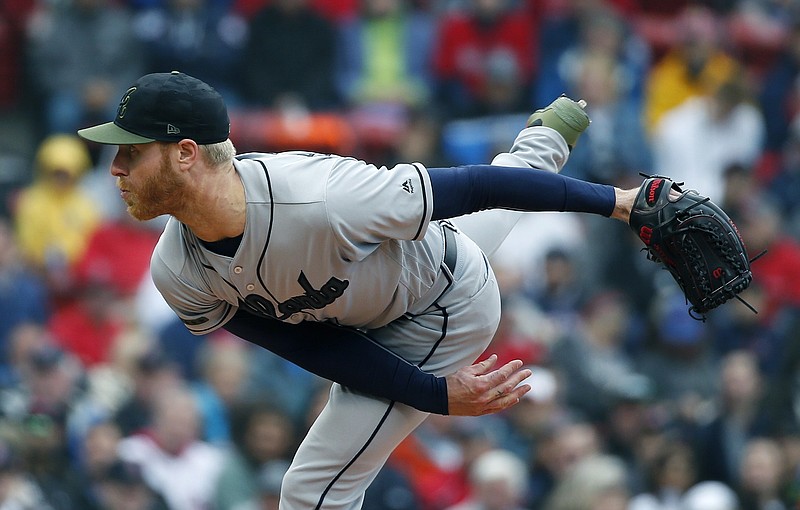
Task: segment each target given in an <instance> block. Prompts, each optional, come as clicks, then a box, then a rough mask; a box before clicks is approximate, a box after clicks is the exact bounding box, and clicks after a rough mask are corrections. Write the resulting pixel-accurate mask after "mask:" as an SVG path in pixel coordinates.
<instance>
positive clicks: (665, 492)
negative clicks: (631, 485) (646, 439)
mask: <svg viewBox="0 0 800 510" xmlns="http://www.w3.org/2000/svg"><path fill="white" fill-rule="evenodd" d="M645 476H646V478H647V479H646V486H645V490H644V491H643V492H641V493H640V494H637V495H635V496H634V497H633V498H631V501H630V506H629V508H628V510H682V507H681V500H682V498H683V495H684V494H685V493H686V491H687V490H688V489H689V488H690V487H691V486H692V485H694V484H695V483H696V482H697V463H696V460H695V458H694V452H693V451H692V449H691V448H690V447H689V446H688V445H686V444H683V443H681V442H678V441H670V442H668V443H666V445H665V447H663V448H661V449H660V451H659V453H658V456H657V457H656V458H655V460H654V462H653V464H652V466H650V469H649V470H648V472H647V473H645Z"/></svg>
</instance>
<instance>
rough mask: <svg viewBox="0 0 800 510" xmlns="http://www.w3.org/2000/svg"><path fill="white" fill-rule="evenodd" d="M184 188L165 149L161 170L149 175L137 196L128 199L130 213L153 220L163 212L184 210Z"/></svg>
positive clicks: (142, 219) (139, 217)
mask: <svg viewBox="0 0 800 510" xmlns="http://www.w3.org/2000/svg"><path fill="white" fill-rule="evenodd" d="M184 188H185V186H184V184H183V183H182V182H181V181H180V179H178V177H177V174H176V173H175V171H173V169H172V168H171V162H170V160H169V157H168V155H167V153H166V151H164V152H163V154H162V158H161V164H160V166H159V171H158V172H157V173H156V174H155V175H152V176H150V177H148V178H147V179H146V180H145V181H144V183H143V184H142V187H141V189H140V190H139V191H138V192H137V193H136V195H135V197H134V198H133V199H132V200H129V201H128V214H130V215H131V216H133V217H134V218H136V219H137V220H140V221H147V220H152V219H153V218H156V217H158V216H161V215H162V214H174V213H175V212H176V211H180V210H182V205H183V203H184V201H185V197H186V195H185V193H184Z"/></svg>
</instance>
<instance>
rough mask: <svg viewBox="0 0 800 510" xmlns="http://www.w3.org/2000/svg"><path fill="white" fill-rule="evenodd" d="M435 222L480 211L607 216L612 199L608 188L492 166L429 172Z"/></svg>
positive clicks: (431, 169)
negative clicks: (499, 210) (500, 210)
mask: <svg viewBox="0 0 800 510" xmlns="http://www.w3.org/2000/svg"><path fill="white" fill-rule="evenodd" d="M428 174H429V175H430V178H431V186H432V188H433V217H432V219H434V220H441V219H445V218H453V217H456V216H462V215H464V214H469V213H473V212H478V211H483V210H484V209H513V210H519V211H570V212H586V213H594V214H600V215H603V216H611V213H612V212H613V211H614V205H615V203H616V198H615V196H614V188H613V187H612V186H608V185H606V184H596V183H593V182H587V181H581V180H579V179H575V178H572V177H567V176H564V175H560V174H556V173H552V172H546V171H544V170H537V169H535V168H516V167H504V166H492V165H466V166H459V167H452V168H429V169H428Z"/></svg>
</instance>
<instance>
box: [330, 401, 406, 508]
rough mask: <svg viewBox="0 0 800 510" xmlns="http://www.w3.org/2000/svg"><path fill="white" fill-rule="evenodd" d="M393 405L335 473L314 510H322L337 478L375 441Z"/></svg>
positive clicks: (391, 403)
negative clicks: (350, 457)
mask: <svg viewBox="0 0 800 510" xmlns="http://www.w3.org/2000/svg"><path fill="white" fill-rule="evenodd" d="M394 404H395V402H394V401H392V402H389V407H388V408H387V409H386V412H385V413H383V416H381V421H380V422H378V425H377V426H376V427H375V430H373V431H372V434H370V436H369V439H367V441H366V442H365V443H364V446H362V447H361V449H360V450H358V453H356V454H355V456H353V458H352V459H350V462H348V463H347V465H346V466H345V467H343V468H342V469H341V470H340V471H339V472H338V473H336V476H334V477H333V480H331V482H330V483H329V484H328V486H327V487H325V490H324V491H322V494H321V495H320V497H319V501H318V502H317V506H315V507H314V510H319V509H320V508H322V504H323V503H324V502H325V496H327V495H328V493H329V492H330V490H331V489H332V488H333V485H334V484H335V483H336V482H337V481H338V480H339V478H341V477H342V476H343V475H344V473H345V471H347V468H349V467H350V466H352V465H353V463H355V461H356V460H358V458H359V457H360V456H361V454H362V453H364V451H365V450H366V449H367V448H368V447H369V445H370V444H371V443H372V440H373V439H375V436H377V435H378V432H379V431H380V430H381V427H382V426H383V424H384V423H386V419H387V418H389V413H391V412H392V409H394Z"/></svg>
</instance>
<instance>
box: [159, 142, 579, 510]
mask: <svg viewBox="0 0 800 510" xmlns="http://www.w3.org/2000/svg"><path fill="white" fill-rule="evenodd" d="M567 155H568V148H567V146H566V143H565V142H564V140H563V138H561V137H560V135H558V134H557V133H556V132H555V131H553V130H551V129H549V128H544V127H534V128H526V129H524V130H523V131H522V132H521V133H520V135H519V136H518V137H517V139H516V140H515V142H514V145H513V146H512V149H511V151H510V152H509V153H504V154H501V155H498V156H497V157H496V158H495V159H494V161H493V163H495V164H500V165H506V166H532V167H535V168H540V169H543V170H547V171H553V172H557V171H559V170H560V168H561V167H562V166H563V164H564V162H565V161H566V158H567ZM235 168H236V171H237V172H238V174H239V175H240V177H241V179H242V182H243V183H244V188H245V197H246V202H247V218H246V225H245V231H244V234H243V237H242V240H241V243H240V245H239V248H238V251H237V252H236V254H235V255H234V256H233V257H232V258H231V257H226V256H222V255H218V254H215V253H213V252H211V251H210V250H208V249H206V248H205V247H204V246H203V244H202V243H201V242H200V241H199V240H198V239H197V238H196V237H195V236H194V235H193V234H192V232H191V231H190V230H189V229H188V228H186V227H185V226H183V225H182V224H180V223H179V222H178V221H176V220H174V219H170V220H169V222H168V224H167V226H166V229H165V231H164V233H163V235H162V237H161V239H160V241H159V243H158V245H157V247H156V250H155V252H154V254H153V259H152V266H151V267H152V274H153V279H154V282H155V283H156V286H157V287H158V289H159V291H160V292H161V293H162V294H163V296H164V298H165V299H166V301H167V302H168V303H169V305H170V306H171V307H172V308H173V309H174V310H175V312H176V313H177V314H178V316H179V317H180V318H181V319H182V320H183V322H184V323H185V324H186V325H187V327H188V328H189V329H190V330H191V331H192V332H194V333H197V334H202V333H207V332H210V331H213V330H215V329H217V328H219V327H221V326H222V325H224V324H225V323H226V321H228V320H229V319H230V318H231V317H232V316H233V314H234V313H235V312H236V310H237V309H239V308H245V309H247V310H248V311H249V312H251V313H255V314H257V315H261V316H264V317H271V318H274V319H277V320H282V321H288V322H292V323H296V322H299V321H305V320H311V321H331V322H335V323H337V324H340V325H347V326H353V327H358V328H363V329H365V330H369V334H370V336H371V337H372V338H373V339H374V340H375V341H377V342H378V343H380V344H381V345H383V346H385V347H386V348H388V349H389V350H391V351H392V352H394V353H396V354H398V355H399V356H402V357H403V358H405V359H406V360H409V361H410V362H412V363H415V364H417V365H419V366H420V367H422V368H423V369H424V370H426V371H428V372H430V373H434V374H436V375H440V376H441V375H446V374H449V373H452V372H454V371H456V370H457V369H458V368H461V367H463V366H466V365H468V364H470V363H472V362H473V361H474V360H475V358H477V357H478V356H479V355H480V354H481V353H482V352H483V350H484V349H485V348H486V346H487V345H488V344H489V342H490V340H491V338H492V335H493V334H494V331H495V329H496V327H497V324H498V322H499V319H500V296H499V291H498V288H497V283H496V280H495V277H494V274H493V273H492V270H491V267H490V266H489V264H488V261H487V258H486V255H485V254H484V253H483V252H482V251H481V248H485V249H486V250H488V251H489V252H491V251H493V250H494V249H496V247H497V246H499V244H500V242H502V239H503V238H505V236H506V235H507V234H508V232H509V231H510V229H511V228H512V227H513V226H514V223H515V222H516V220H517V219H518V218H519V215H520V214H521V213H518V212H515V211H500V210H496V211H485V212H482V213H478V214H475V215H470V216H466V217H463V218H459V219H458V220H457V222H458V224H459V225H461V227H462V228H463V232H465V233H468V234H469V236H468V235H464V233H462V232H461V231H459V229H450V227H448V226H444V225H443V224H442V223H441V222H431V214H432V201H433V200H434V198H435V197H433V196H432V192H431V186H430V179H429V177H428V174H427V171H426V169H425V168H424V167H423V166H422V165H419V164H402V165H398V166H396V167H394V168H391V169H387V168H384V167H380V168H379V167H375V166H373V165H369V164H367V163H364V162H362V161H358V160H355V159H352V158H343V157H338V156H327V155H320V154H313V153H302V152H289V153H282V154H249V155H244V156H241V157H239V158H238V160H237V161H236V162H235ZM448 231H449V232H451V233H452V234H451V241H452V242H447V243H446V242H445V237H446V235H447V234H446V232H448ZM453 232H454V233H453ZM470 237H475V238H476V239H478V240H479V244H480V246H479V244H476V242H475V241H473V240H472V239H471V238H470ZM446 248H447V252H446V251H445V249H446ZM446 258H448V260H449V262H448V260H446ZM426 416H427V414H426V413H424V412H421V411H419V410H416V409H414V408H411V407H409V406H406V405H403V404H399V403H397V402H391V401H387V400H385V399H381V398H376V397H373V396H370V395H365V394H363V393H360V392H356V391H352V390H348V389H346V388H343V387H342V386H340V385H338V384H334V385H333V388H332V390H331V394H330V399H329V402H328V405H327V406H326V407H325V408H324V410H323V411H322V413H321V414H320V416H319V417H318V418H317V420H316V421H315V422H314V424H313V426H312V427H311V429H310V430H309V432H308V434H307V435H306V437H305V438H304V440H303V442H302V444H301V445H300V447H299V449H298V451H297V452H296V455H295V458H294V460H293V462H292V466H291V468H290V470H289V472H288V473H287V474H286V476H285V478H284V483H283V487H282V491H281V507H280V508H281V509H283V510H296V509H297V510H299V509H308V508H325V509H348V510H355V509H358V508H360V507H361V501H362V499H363V495H364V491H365V490H366V488H367V487H368V485H369V484H370V482H371V481H372V480H373V479H374V477H375V476H376V474H377V473H378V471H379V470H380V468H381V466H382V465H383V463H384V462H385V461H386V459H387V458H388V456H389V454H390V453H391V452H392V451H393V450H394V448H395V447H396V446H397V445H398V444H399V442H400V441H402V440H403V438H404V437H406V436H407V435H408V434H410V433H411V432H412V431H413V430H414V428H416V427H417V426H418V425H419V424H420V423H421V422H422V421H423V420H424V419H425V417H426Z"/></svg>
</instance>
